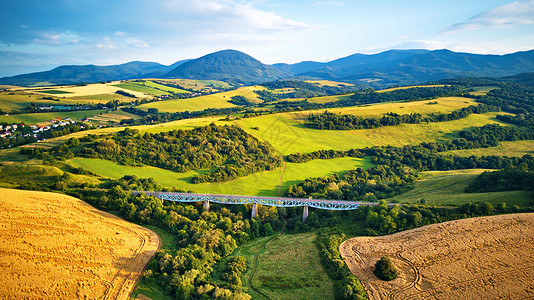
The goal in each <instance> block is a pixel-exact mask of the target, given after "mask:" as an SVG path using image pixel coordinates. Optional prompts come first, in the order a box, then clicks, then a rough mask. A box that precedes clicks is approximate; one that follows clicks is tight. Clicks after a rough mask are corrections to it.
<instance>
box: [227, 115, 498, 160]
mask: <svg viewBox="0 0 534 300" xmlns="http://www.w3.org/2000/svg"><path fill="white" fill-rule="evenodd" d="M295 114H298V112H294V113H281V114H272V115H264V116H259V117H254V118H247V119H241V120H237V121H236V122H235V123H236V124H238V125H239V126H241V127H242V128H243V129H244V130H246V131H248V132H249V133H251V134H253V135H255V136H257V137H258V138H260V139H262V140H265V141H268V142H269V143H270V144H271V145H272V146H273V147H274V148H275V149H276V150H278V151H280V152H281V153H282V154H283V155H287V154H291V153H296V152H300V153H309V152H313V151H316V150H322V149H325V150H329V149H337V150H349V149H353V148H356V149H358V148H364V147H369V146H385V145H391V146H397V147H398V146H404V145H416V144H419V143H422V142H430V141H444V140H449V139H453V138H457V135H456V133H457V132H458V131H460V130H464V129H467V128H470V127H476V126H483V125H486V124H491V123H498V124H501V125H505V124H504V123H502V122H500V121H498V120H497V119H496V118H495V116H496V115H497V114H499V113H485V114H472V115H470V116H468V117H467V118H464V119H460V120H455V121H449V122H440V123H429V124H401V125H398V126H386V127H379V128H374V129H362V130H317V129H312V128H308V127H305V126H304V125H303V124H301V123H300V122H298V121H296V120H295ZM254 127H257V128H258V130H256V129H253V128H254Z"/></svg>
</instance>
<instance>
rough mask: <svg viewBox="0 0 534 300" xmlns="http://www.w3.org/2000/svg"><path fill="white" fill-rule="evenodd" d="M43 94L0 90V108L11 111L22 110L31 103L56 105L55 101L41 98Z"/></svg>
mask: <svg viewBox="0 0 534 300" xmlns="http://www.w3.org/2000/svg"><path fill="white" fill-rule="evenodd" d="M42 97H43V95H37V94H32V93H26V92H23V91H13V92H11V91H2V92H0V110H1V111H3V112H7V113H11V112H12V111H15V110H22V109H24V108H25V107H28V106H30V104H31V103H39V104H46V105H49V104H50V105H58V103H60V102H57V101H51V100H42V99H41V98H42Z"/></svg>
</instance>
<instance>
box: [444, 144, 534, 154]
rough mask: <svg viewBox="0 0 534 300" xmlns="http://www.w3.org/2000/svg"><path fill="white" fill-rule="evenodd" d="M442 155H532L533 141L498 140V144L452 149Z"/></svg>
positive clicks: (533, 151)
mask: <svg viewBox="0 0 534 300" xmlns="http://www.w3.org/2000/svg"><path fill="white" fill-rule="evenodd" d="M443 154H444V155H453V156H461V157H469V156H491V155H496V156H523V155H525V154H530V155H534V141H513V142H506V141H505V142H500V143H499V146H497V147H491V148H482V149H467V150H452V151H447V152H443Z"/></svg>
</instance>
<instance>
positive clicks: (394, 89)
mask: <svg viewBox="0 0 534 300" xmlns="http://www.w3.org/2000/svg"><path fill="white" fill-rule="evenodd" d="M438 86H445V84H431V85H413V86H400V87H393V88H389V89H383V90H378V91H377V92H378V93H384V92H391V91H396V90H407V89H411V88H420V87H438Z"/></svg>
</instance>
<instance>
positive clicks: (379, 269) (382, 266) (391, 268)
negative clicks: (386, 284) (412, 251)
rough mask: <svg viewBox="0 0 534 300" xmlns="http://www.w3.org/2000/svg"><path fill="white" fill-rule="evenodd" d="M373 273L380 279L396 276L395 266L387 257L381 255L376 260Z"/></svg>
mask: <svg viewBox="0 0 534 300" xmlns="http://www.w3.org/2000/svg"><path fill="white" fill-rule="evenodd" d="M374 274H375V276H376V277H378V278H380V279H382V280H385V281H390V280H393V279H395V278H397V268H396V267H395V265H394V264H393V262H391V260H390V259H389V258H387V257H385V256H383V257H381V258H380V259H379V260H378V261H377V262H376V264H375V271H374Z"/></svg>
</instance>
